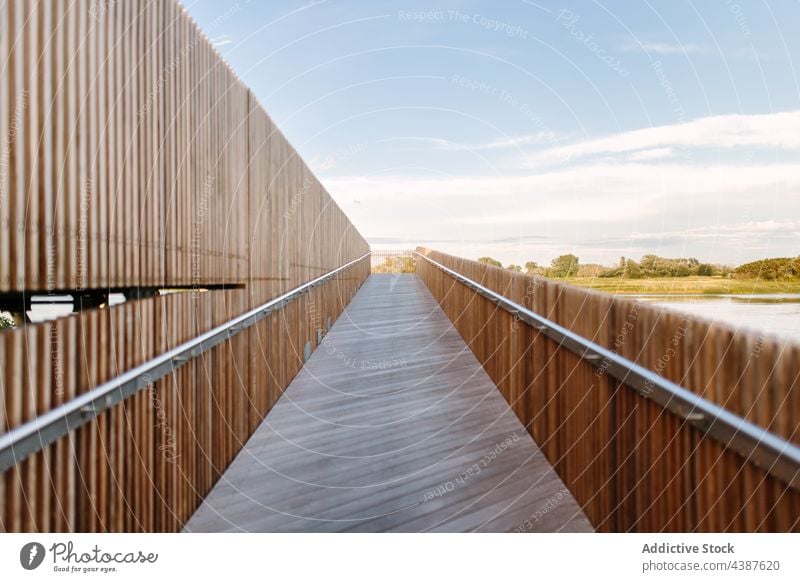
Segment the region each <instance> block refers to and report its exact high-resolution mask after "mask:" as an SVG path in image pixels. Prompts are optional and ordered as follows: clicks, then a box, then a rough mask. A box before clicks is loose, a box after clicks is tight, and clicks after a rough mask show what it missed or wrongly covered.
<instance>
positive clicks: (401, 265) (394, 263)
mask: <svg viewBox="0 0 800 582" xmlns="http://www.w3.org/2000/svg"><path fill="white" fill-rule="evenodd" d="M372 272H373V273H413V272H415V269H414V257H386V260H385V261H384V262H383V263H381V264H380V265H375V266H374V267H372Z"/></svg>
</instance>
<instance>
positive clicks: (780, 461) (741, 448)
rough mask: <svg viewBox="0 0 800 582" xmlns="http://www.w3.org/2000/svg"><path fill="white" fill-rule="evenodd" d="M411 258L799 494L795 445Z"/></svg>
mask: <svg viewBox="0 0 800 582" xmlns="http://www.w3.org/2000/svg"><path fill="white" fill-rule="evenodd" d="M414 253H415V254H416V255H417V256H418V257H420V258H422V259H424V260H425V261H427V262H429V263H430V264H431V265H433V266H434V267H436V268H437V269H440V270H441V271H443V272H445V273H446V274H448V275H450V276H451V277H453V278H454V279H455V280H456V281H458V282H459V283H461V284H463V285H465V286H467V287H469V288H470V289H472V290H473V291H475V292H476V293H477V294H478V295H481V296H483V297H485V298H486V299H488V300H489V301H491V302H493V303H494V304H496V305H497V306H498V307H500V308H501V309H503V310H505V311H508V312H510V313H512V314H513V315H514V316H516V317H517V318H519V320H520V321H523V322H525V323H526V324H528V325H530V326H531V327H533V328H534V329H536V330H537V331H538V332H539V333H541V334H542V335H544V336H546V337H548V338H550V339H551V340H553V341H555V342H557V343H558V345H559V346H560V347H563V348H566V349H568V350H569V351H571V352H573V353H575V354H577V355H578V356H580V357H581V358H582V359H583V360H584V361H586V362H587V363H589V364H591V365H592V366H595V367H596V368H602V369H603V370H604V373H605V374H608V375H609V376H612V377H613V378H616V379H617V380H619V381H620V382H621V383H622V384H624V385H625V386H629V387H631V388H633V389H634V390H636V391H637V392H639V393H640V394H642V395H643V396H644V397H645V398H649V399H651V400H652V401H653V402H655V403H657V404H658V405H660V406H661V407H662V408H664V409H666V410H668V411H669V412H671V413H673V414H675V415H677V416H678V417H680V418H681V419H683V421H684V422H685V423H688V424H690V425H691V426H693V427H695V428H697V429H698V430H701V431H702V432H704V433H705V434H707V435H709V436H710V437H711V438H713V439H714V440H716V441H718V442H719V443H721V444H722V445H724V446H725V447H727V448H729V449H731V450H734V451H736V452H737V453H738V454H740V455H741V456H743V457H744V458H745V459H746V460H747V461H748V462H751V463H753V464H754V465H756V466H757V467H760V468H762V469H763V470H764V471H766V472H768V473H770V474H771V475H774V476H775V477H777V478H778V479H780V480H781V481H783V482H785V483H787V484H788V485H789V486H790V487H791V488H793V489H800V447H798V446H797V445H795V444H794V443H792V442H790V441H787V440H786V439H784V438H783V437H780V436H778V435H776V434H774V433H771V432H769V431H767V430H766V429H764V428H762V427H760V426H758V425H756V424H754V423H752V422H750V421H748V420H746V419H744V418H742V417H741V416H739V415H737V414H734V413H732V412H730V411H728V410H726V409H724V408H722V407H721V406H718V405H716V404H714V403H713V402H711V401H710V400H707V399H705V398H703V397H701V396H698V395H697V394H695V393H694V392H692V391H691V390H689V389H687V388H684V387H683V386H680V385H678V384H676V383H674V382H671V381H670V380H667V379H666V378H664V377H663V376H660V375H658V374H656V373H655V372H653V371H652V370H649V369H647V368H645V367H643V366H640V365H639V364H637V363H635V362H632V361H631V360H628V359H627V358H625V357H623V356H620V355H619V354H617V353H614V352H612V351H611V350H608V349H606V348H604V347H603V346H601V345H599V344H596V343H594V342H593V341H591V340H589V339H587V338H585V337H583V336H581V335H579V334H577V333H575V332H572V331H570V330H568V329H567V328H565V327H563V326H561V325H559V324H557V323H556V322H554V321H552V320H550V319H547V318H546V317H542V316H541V315H538V314H536V313H534V312H533V311H531V310H530V309H528V308H527V307H525V306H524V305H520V304H519V303H515V302H514V301H511V300H510V299H508V298H507V297H503V296H502V295H500V294H499V293H496V292H494V291H492V290H491V289H489V288H488V287H485V286H484V285H481V284H480V283H478V282H476V281H473V280H472V279H470V278H468V277H465V276H464V275H462V274H461V273H458V272H457V271H454V270H452V269H450V268H448V267H446V266H444V265H443V264H441V263H439V262H438V261H435V260H433V259H431V258H430V257H427V256H425V255H424V254H422V253H420V252H419V251H416V250H415V251H414Z"/></svg>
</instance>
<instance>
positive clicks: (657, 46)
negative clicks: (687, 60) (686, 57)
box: [626, 42, 707, 55]
mask: <svg viewBox="0 0 800 582" xmlns="http://www.w3.org/2000/svg"><path fill="white" fill-rule="evenodd" d="M626 48H628V49H631V50H633V49H634V48H636V49H644V50H646V51H648V52H651V53H657V54H660V55H675V54H684V53H700V52H705V51H706V49H707V47H705V46H703V45H699V44H692V43H681V44H671V43H668V42H643V43H642V44H641V45H631V46H629V47H626Z"/></svg>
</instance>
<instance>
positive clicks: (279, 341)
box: [0, 0, 369, 531]
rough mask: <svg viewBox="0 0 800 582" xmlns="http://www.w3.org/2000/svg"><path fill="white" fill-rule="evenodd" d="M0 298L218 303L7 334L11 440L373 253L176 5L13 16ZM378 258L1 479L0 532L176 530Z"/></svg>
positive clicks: (148, 305)
mask: <svg viewBox="0 0 800 582" xmlns="http://www.w3.org/2000/svg"><path fill="white" fill-rule="evenodd" d="M0 138H2V143H1V144H0V146H1V147H2V151H1V152H0V153H1V154H2V159H0V292H4V293H6V294H13V293H15V292H26V293H27V294H30V293H32V292H40V293H48V292H55V291H59V290H66V291H68V292H69V291H73V290H80V289H101V290H102V289H107V288H109V287H118V288H138V287H158V288H170V287H189V288H196V289H197V290H201V289H204V288H215V289H216V288H217V287H218V286H222V285H224V286H237V288H232V289H224V290H213V291H209V292H205V293H203V292H198V293H179V294H174V295H167V296H159V297H154V298H150V299H142V300H138V301H129V302H127V303H125V304H123V305H121V306H118V307H114V308H110V309H100V310H93V311H85V312H83V313H81V314H78V315H74V316H72V317H69V318H66V319H60V320H57V321H54V322H49V323H43V324H37V325H25V326H23V327H21V328H19V329H16V330H13V331H6V332H2V333H0V404H2V407H0V433H1V432H2V431H4V430H9V429H12V428H15V427H17V426H19V425H20V424H22V423H24V422H25V421H28V420H31V419H33V418H34V417H36V416H37V415H39V414H42V413H44V412H46V411H48V410H50V409H51V408H53V407H55V406H57V405H58V404H60V403H63V402H66V401H67V400H69V399H71V398H73V397H75V396H76V395H78V394H81V393H84V392H86V391H87V390H89V389H91V388H93V387H94V386H96V385H97V384H99V383H101V382H103V381H105V380H108V379H110V378H113V377H115V376H117V375H119V374H120V373H122V372H124V371H125V370H128V369H131V368H133V367H134V366H136V365H138V364H141V363H142V362H144V361H146V360H148V359H150V358H153V357H154V356H156V355H158V354H162V353H164V352H165V351H167V350H168V349H170V348H171V347H174V346H175V345H177V344H178V343H181V342H184V341H187V340H188V339H191V338H193V337H195V336H197V335H198V334H200V333H203V332H205V331H207V330H209V329H211V328H212V327H213V326H216V325H220V324H221V323H223V322H225V321H228V320H230V319H232V318H233V317H235V316H237V315H239V314H241V313H243V312H245V311H246V310H248V309H250V308H251V307H254V306H257V305H260V304H263V303H264V302H266V301H267V300H269V299H270V298H273V297H276V296H278V295H279V294H281V293H283V292H286V291H288V290H290V289H293V288H296V287H298V286H299V285H301V284H302V283H304V282H307V281H310V280H312V279H314V278H315V277H318V276H320V275H322V274H324V273H327V272H329V271H332V270H333V269H334V268H336V267H338V266H340V265H343V264H346V263H348V262H350V261H352V260H354V259H356V258H358V257H360V256H362V255H364V254H365V253H367V252H368V250H369V247H368V245H367V243H366V242H365V241H364V239H363V238H362V237H361V235H360V234H359V233H358V232H357V231H356V230H355V229H354V228H353V226H352V224H351V223H350V222H349V220H348V219H347V217H346V216H345V215H344V213H343V212H342V211H341V209H340V208H339V207H338V206H337V205H336V203H335V202H333V200H332V199H331V197H330V196H329V195H328V193H327V192H326V191H325V190H324V189H323V187H322V186H321V185H320V183H319V182H318V181H317V180H316V178H315V177H314V176H313V174H312V173H311V172H310V170H309V169H308V167H307V166H306V165H305V164H304V163H303V161H302V160H301V159H300V157H299V156H298V155H297V153H296V152H295V151H294V149H293V148H292V146H291V145H290V144H289V143H288V142H287V140H286V139H285V138H284V136H283V135H282V134H281V133H280V131H279V130H278V129H277V128H276V127H275V124H274V123H273V122H272V120H271V119H270V118H269V116H268V115H267V114H266V113H265V112H264V110H263V109H262V108H261V107H260V105H259V104H258V102H257V100H256V99H255V97H254V95H253V94H252V92H251V91H249V90H248V89H247V87H245V86H244V85H243V84H242V83H241V82H240V81H239V80H238V79H237V78H236V75H235V74H234V73H233V71H232V70H231V69H230V68H229V67H228V66H227V65H226V64H225V63H224V62H223V61H222V59H221V58H220V57H219V55H218V54H217V53H216V52H215V50H214V48H213V47H212V46H211V44H210V43H209V42H208V41H207V40H206V38H205V37H204V36H203V34H202V33H201V32H200V30H199V29H198V28H197V27H196V26H195V24H194V23H193V22H192V21H191V19H190V18H189V17H188V16H187V15H186V13H185V11H184V10H183V9H182V8H181V7H180V5H179V4H178V3H177V2H175V1H173V0H153V1H147V2H112V1H102V0H100V1H92V2H90V1H88V0H77V1H73V0H70V1H67V0H48V1H39V2H36V1H31V0H3V1H0ZM368 274H369V262H368V260H364V261H362V262H360V263H358V264H357V265H355V266H353V267H351V268H350V269H348V270H347V271H346V272H343V273H342V274H340V275H338V276H336V278H334V279H332V280H329V281H328V282H326V283H325V284H324V285H322V286H320V287H317V288H314V289H312V290H311V291H310V292H309V293H307V294H304V295H303V296H302V297H300V298H299V299H297V300H296V301H294V302H292V303H289V304H288V305H287V306H286V307H285V308H283V309H282V310H280V311H277V312H275V313H273V314H271V315H269V316H268V317H267V318H266V319H263V320H262V321H260V322H259V323H257V324H256V325H255V326H253V327H251V328H249V329H247V330H246V331H244V332H242V333H240V334H238V335H235V336H233V337H232V338H231V339H229V340H227V341H225V342H224V343H222V344H220V345H218V346H216V347H214V348H213V349H212V350H210V351H209V352H206V353H205V354H203V355H202V356H201V357H198V358H195V359H194V360H192V361H191V362H189V363H188V364H185V365H183V366H182V367H181V368H179V369H178V370H177V371H175V372H174V373H171V374H169V375H168V376H166V377H164V378H163V379H160V380H158V381H156V382H154V383H153V384H152V385H151V386H149V387H148V388H147V389H145V390H144V391H142V392H139V393H138V394H137V395H135V396H133V397H131V398H129V399H128V400H127V401H125V402H124V403H123V404H121V405H118V406H116V407H113V408H111V409H110V410H108V411H106V412H103V413H101V414H100V415H98V416H97V417H96V418H95V419H94V420H92V421H91V422H90V423H89V424H87V425H85V426H84V427H82V428H80V429H78V430H77V431H73V432H72V433H70V435H69V436H68V437H66V438H62V439H60V440H58V441H57V442H56V443H54V444H52V445H49V446H47V447H45V449H44V450H43V451H41V452H39V453H36V454H34V455H32V456H30V457H28V458H27V459H26V460H25V461H23V462H21V463H19V464H18V465H17V466H16V467H14V468H12V469H10V470H8V471H6V472H5V473H3V474H2V476H0V530H5V531H52V530H57V531H67V530H73V531H95V530H108V531H175V530H177V529H179V528H180V526H181V524H182V523H183V522H184V521H185V520H186V519H187V518H188V517H189V516H190V515H191V513H192V512H193V511H194V509H195V508H196V507H197V505H198V503H199V502H200V501H201V500H202V498H203V497H204V495H205V494H206V492H208V490H209V489H210V487H211V485H212V484H213V483H214V481H215V480H216V479H217V477H218V476H219V475H220V473H221V472H222V471H223V470H224V468H225V467H226V466H227V464H228V463H229V462H230V461H231V460H232V458H233V457H234V455H235V454H236V453H237V452H238V450H239V449H240V447H241V446H242V444H243V443H244V441H245V440H246V438H247V437H248V436H249V434H251V432H252V431H253V430H254V428H255V427H256V426H257V424H258V423H259V422H260V420H261V419H262V418H263V417H264V415H265V414H266V412H267V411H268V410H269V408H270V407H271V406H272V404H273V403H274V402H275V400H276V399H277V398H278V396H279V395H280V394H281V392H282V390H283V389H284V388H285V387H286V386H287V385H288V383H289V382H290V380H291V379H292V378H293V376H294V375H295V374H296V373H297V371H298V370H299V368H300V366H301V365H302V361H303V353H304V347H305V345H306V343H307V342H310V343H311V345H312V346H314V345H316V343H317V341H318V338H319V335H318V331H319V330H324V329H325V328H326V327H327V322H328V320H329V319H330V320H335V319H336V317H337V316H338V315H339V314H340V313H341V311H342V309H343V307H344V306H345V305H346V303H347V302H348V301H349V299H350V297H351V296H352V294H353V293H354V292H355V290H356V289H357V288H358V286H359V285H360V284H361V283H362V282H363V281H364V279H365V278H366V277H367V276H368Z"/></svg>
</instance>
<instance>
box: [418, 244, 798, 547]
mask: <svg viewBox="0 0 800 582" xmlns="http://www.w3.org/2000/svg"><path fill="white" fill-rule="evenodd" d="M417 250H418V251H419V252H420V253H422V254H424V255H425V256H428V257H430V258H431V259H433V260H435V261H437V262H439V263H440V264H443V265H444V266H445V267H447V268H449V269H451V270H453V271H456V272H458V273H460V274H462V275H464V276H466V277H468V278H470V279H472V280H474V281H476V282H478V283H480V284H481V285H483V286H485V287H487V288H489V289H491V290H492V291H494V292H496V293H498V294H500V295H502V296H504V297H507V298H509V299H511V300H512V301H514V302H516V303H518V304H520V305H523V306H525V307H526V308H528V309H530V310H532V311H533V312H535V313H537V314H540V315H541V316H543V317H546V318H547V319H550V320H552V321H554V322H555V323H557V324H559V325H561V326H563V327H566V328H568V329H569V330H571V331H573V332H575V333H578V334H580V335H582V336H584V337H585V338H587V339H589V340H591V341H593V342H595V343H597V344H599V345H601V346H603V347H605V348H607V349H610V350H612V351H615V352H617V353H618V354H620V355H622V356H624V357H625V358H627V359H629V360H631V361H633V362H636V363H637V364H639V365H641V366H644V367H646V368H648V369H650V370H653V371H655V372H657V373H658V374H660V375H662V376H663V377H665V378H667V379H669V380H671V381H673V382H675V383H677V384H680V385H682V386H684V387H686V388H688V389H690V390H692V391H694V392H696V393H697V394H699V395H701V396H703V397H705V398H706V399H708V400H711V401H712V402H714V403H716V404H718V405H720V406H722V407H724V408H726V409H728V410H730V411H731V412H734V413H736V414H738V415H740V416H743V417H745V418H746V419H748V420H750V421H751V422H753V423H755V424H757V425H759V426H761V427H764V428H766V429H768V430H769V431H771V432H773V433H775V434H777V435H780V436H781V437H783V438H785V439H786V440H789V441H791V442H794V443H798V442H800V420H799V419H800V346H798V345H796V344H791V343H786V342H784V341H779V340H776V339H772V338H770V337H764V336H759V335H757V334H755V333H752V332H745V331H737V330H734V329H732V328H730V327H728V326H727V325H725V324H721V323H718V322H713V321H706V320H703V319H700V318H696V317H689V316H683V315H681V314H678V313H674V312H670V311H664V310H661V309H659V308H657V307H655V306H651V305H646V304H644V303H638V302H636V301H634V300H630V299H625V298H620V297H615V296H612V295H609V294H603V293H598V292H594V291H591V290H587V289H582V288H578V287H574V286H571V285H568V284H562V283H560V282H555V281H552V280H547V279H544V278H540V277H530V276H526V275H523V274H519V273H513V272H511V271H508V270H506V269H502V268H498V267H492V266H489V265H485V264H483V263H479V262H477V261H471V260H467V259H462V258H458V257H454V256H450V255H447V254H444V253H441V252H437V251H433V250H429V249H422V248H420V249H417ZM417 274H418V275H419V276H420V277H421V278H422V279H423V281H424V282H425V283H426V285H427V286H428V288H429V289H430V290H431V292H432V293H433V295H434V297H435V298H436V299H437V301H438V302H439V303H440V305H441V306H442V308H443V309H444V311H445V312H446V313H447V314H448V316H449V317H450V319H451V320H452V321H453V323H454V325H455V326H456V328H457V329H458V330H459V332H460V333H461V335H462V337H463V338H464V339H465V341H466V342H467V344H468V345H469V346H470V348H471V349H472V351H473V352H474V353H475V355H476V356H477V358H478V360H479V361H480V362H481V363H482V364H483V366H484V368H485V369H486V371H487V372H488V374H489V376H490V377H491V378H492V380H494V382H495V383H496V384H497V386H498V388H499V389H500V391H501V392H502V393H503V395H504V396H505V398H506V400H507V401H508V402H509V404H510V405H511V407H512V408H513V409H514V411H515V412H516V414H517V416H518V417H519V418H520V420H521V421H522V422H523V424H525V425H526V426H527V428H528V430H529V432H530V433H531V435H532V436H533V438H534V439H535V440H536V441H537V443H538V444H539V446H540V447H541V448H542V450H543V451H544V452H545V454H546V455H547V458H548V459H549V460H550V462H551V463H552V464H553V465H554V467H555V468H556V470H557V472H558V474H559V475H560V476H561V478H562V480H564V482H565V484H566V485H567V486H568V487H569V489H570V490H571V491H572V493H573V495H574V496H575V498H576V499H577V500H578V501H579V502H580V503H581V504H582V505H583V507H584V510H585V511H586V513H587V515H588V516H589V518H590V519H591V521H592V523H593V524H594V525H595V527H596V528H597V529H598V530H600V531H778V532H784V531H798V530H800V492H798V491H797V490H796V489H793V488H790V487H788V486H787V485H786V483H784V482H781V481H779V480H778V479H777V478H775V477H773V476H771V475H769V474H767V473H766V472H765V471H763V470H762V469H760V468H758V467H756V466H754V465H753V464H752V463H749V462H748V461H747V460H746V459H744V458H742V457H740V456H739V455H737V454H736V453H734V452H732V451H730V450H728V449H726V448H725V447H724V446H723V445H722V444H720V443H718V442H716V441H714V440H712V439H711V438H710V437H709V436H708V435H706V434H705V433H702V432H700V431H699V430H697V429H695V428H694V427H691V426H688V425H686V424H685V422H684V421H683V420H682V419H680V418H678V417H676V416H674V415H673V414H671V413H669V412H666V411H665V410H664V409H663V408H661V407H660V406H658V405H657V404H655V403H654V402H652V401H651V400H649V399H648V398H645V397H643V396H642V395H640V394H639V393H638V392H636V391H635V390H633V389H631V388H630V387H626V386H625V385H624V384H621V383H620V382H618V381H616V380H615V379H614V378H612V377H610V376H609V375H607V374H604V373H603V370H602V368H597V367H595V366H593V365H591V364H589V363H587V362H586V361H585V360H583V359H582V358H581V357H579V356H577V355H576V354H574V353H572V352H570V351H568V350H566V349H564V348H560V347H559V346H558V344H557V343H556V342H554V341H553V340H551V339H548V338H546V337H545V336H543V335H541V334H540V333H538V332H537V331H536V330H534V329H533V328H531V327H530V326H527V325H525V324H524V323H522V322H520V321H518V320H517V319H516V318H515V317H514V316H513V315H512V314H511V313H509V312H508V311H505V310H502V309H500V308H498V307H497V306H496V305H495V304H493V303H492V302H490V301H489V300H487V299H485V298H484V297H483V296H480V295H478V294H476V293H475V292H474V291H473V290H471V289H469V288H468V287H466V286H465V285H463V284H461V283H459V282H456V281H455V280H454V279H453V278H452V276H450V275H448V274H446V273H445V272H443V271H441V270H440V269H437V268H436V267H434V266H432V265H430V264H429V263H428V262H427V261H424V260H419V259H418V260H417Z"/></svg>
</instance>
